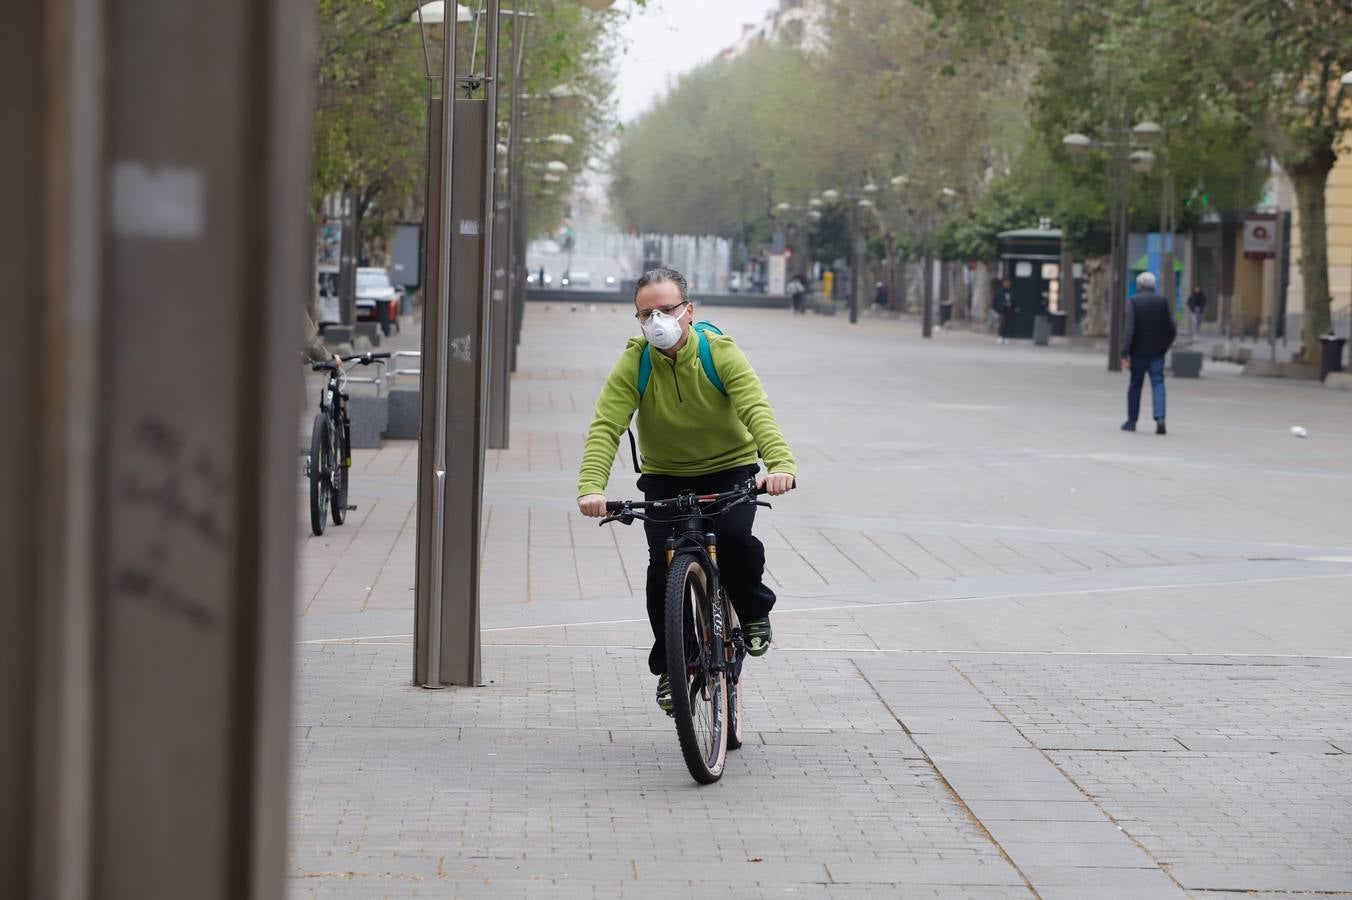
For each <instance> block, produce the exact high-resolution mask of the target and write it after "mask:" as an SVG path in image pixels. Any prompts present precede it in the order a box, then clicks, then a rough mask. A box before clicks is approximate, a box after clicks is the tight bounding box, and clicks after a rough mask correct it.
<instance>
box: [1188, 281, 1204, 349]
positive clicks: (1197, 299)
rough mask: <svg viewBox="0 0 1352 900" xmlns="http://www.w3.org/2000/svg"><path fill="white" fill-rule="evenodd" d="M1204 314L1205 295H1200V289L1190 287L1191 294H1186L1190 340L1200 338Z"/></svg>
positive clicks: (1195, 286) (1196, 286)
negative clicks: (1190, 332)
mask: <svg viewBox="0 0 1352 900" xmlns="http://www.w3.org/2000/svg"><path fill="white" fill-rule="evenodd" d="M1204 312H1206V294H1204V293H1202V289H1201V287H1199V286H1198V285H1195V284H1194V285H1193V286H1192V293H1191V294H1188V324H1189V325H1191V326H1192V339H1193V340H1194V341H1195V340H1197V339H1198V338H1199V337H1201V336H1202V313H1204Z"/></svg>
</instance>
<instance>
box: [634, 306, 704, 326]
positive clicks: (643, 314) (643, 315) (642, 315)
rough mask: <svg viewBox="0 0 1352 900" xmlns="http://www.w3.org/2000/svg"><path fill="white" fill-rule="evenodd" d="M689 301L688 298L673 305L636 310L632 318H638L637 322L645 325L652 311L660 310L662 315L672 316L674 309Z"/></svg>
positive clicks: (651, 315) (674, 312)
mask: <svg viewBox="0 0 1352 900" xmlns="http://www.w3.org/2000/svg"><path fill="white" fill-rule="evenodd" d="M689 302H690V301H689V300H682V301H681V302H680V303H677V304H676V305H675V306H659V307H657V309H643V310H639V311H638V312H636V313H634V318H635V319H638V321H639V324H641V325H647V324H648V320H649V319H651V318H652V317H653V313H655V312H660V313H661V314H662V315H664V316H674V315H675V314H676V310H678V309H680V308H681V307H682V306H685V305H686V304H687V303H689Z"/></svg>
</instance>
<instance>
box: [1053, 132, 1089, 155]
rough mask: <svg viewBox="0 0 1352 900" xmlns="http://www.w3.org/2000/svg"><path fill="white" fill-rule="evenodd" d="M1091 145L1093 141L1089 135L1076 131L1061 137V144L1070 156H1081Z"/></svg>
mask: <svg viewBox="0 0 1352 900" xmlns="http://www.w3.org/2000/svg"><path fill="white" fill-rule="evenodd" d="M1093 145H1094V141H1093V140H1092V139H1091V138H1090V137H1089V135H1087V134H1080V133H1079V132H1078V131H1077V132H1072V133H1071V134H1068V135H1066V136H1065V137H1063V138H1061V146H1063V147H1065V148H1066V152H1067V153H1069V154H1070V155H1071V156H1083V155H1084V154H1085V153H1087V152H1089V148H1090V147H1092V146H1093Z"/></svg>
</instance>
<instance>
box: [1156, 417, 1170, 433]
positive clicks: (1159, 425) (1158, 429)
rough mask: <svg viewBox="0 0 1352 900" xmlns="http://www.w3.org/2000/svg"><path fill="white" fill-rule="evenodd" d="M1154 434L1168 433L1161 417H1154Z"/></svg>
mask: <svg viewBox="0 0 1352 900" xmlns="http://www.w3.org/2000/svg"><path fill="white" fill-rule="evenodd" d="M1155 434H1168V431H1166V430H1165V428H1164V420H1163V419H1156V420H1155Z"/></svg>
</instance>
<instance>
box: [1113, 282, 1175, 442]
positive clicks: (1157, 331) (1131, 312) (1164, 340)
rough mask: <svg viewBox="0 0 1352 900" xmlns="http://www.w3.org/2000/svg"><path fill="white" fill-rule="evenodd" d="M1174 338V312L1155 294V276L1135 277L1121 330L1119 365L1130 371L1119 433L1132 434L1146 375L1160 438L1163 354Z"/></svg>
mask: <svg viewBox="0 0 1352 900" xmlns="http://www.w3.org/2000/svg"><path fill="white" fill-rule="evenodd" d="M1176 337H1178V326H1177V325H1176V324H1174V311H1173V309H1172V308H1170V306H1169V301H1168V300H1166V299H1164V297H1162V296H1160V295H1159V294H1157V293H1155V276H1154V274H1152V273H1150V272H1142V273H1141V274H1140V275H1137V276H1136V296H1135V297H1131V298H1128V300H1127V312H1126V317H1125V321H1124V322H1123V327H1122V365H1124V366H1127V367H1128V368H1130V369H1131V386H1130V387H1129V388H1127V421H1125V422H1123V423H1122V430H1123V431H1135V430H1136V418H1137V416H1138V415H1140V412H1141V386H1142V385H1143V384H1144V383H1145V376H1146V375H1147V374H1149V375H1150V398H1151V403H1152V405H1153V407H1154V409H1153V412H1154V414H1155V434H1164V433H1165V429H1164V354H1166V353H1168V352H1169V348H1170V347H1171V346H1173V343H1174V338H1176Z"/></svg>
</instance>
